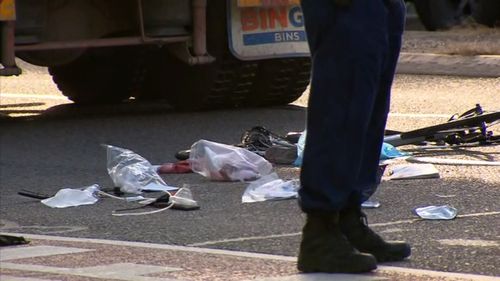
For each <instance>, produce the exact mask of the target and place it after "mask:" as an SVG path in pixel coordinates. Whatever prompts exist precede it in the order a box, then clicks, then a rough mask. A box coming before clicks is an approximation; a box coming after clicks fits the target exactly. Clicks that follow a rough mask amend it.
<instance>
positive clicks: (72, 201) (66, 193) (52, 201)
mask: <svg viewBox="0 0 500 281" xmlns="http://www.w3.org/2000/svg"><path fill="white" fill-rule="evenodd" d="M99 190H100V188H99V185H97V184H94V185H91V186H89V187H86V188H83V190H82V189H71V188H63V189H61V190H59V191H58V192H57V193H56V195H54V196H53V197H50V198H47V199H43V200H42V201H41V202H42V203H43V204H45V205H47V206H49V207H52V208H67V207H75V206H81V205H92V204H94V203H96V202H97V200H98V197H97V193H98V192H99Z"/></svg>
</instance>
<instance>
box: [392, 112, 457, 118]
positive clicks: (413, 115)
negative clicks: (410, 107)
mask: <svg viewBox="0 0 500 281" xmlns="http://www.w3.org/2000/svg"><path fill="white" fill-rule="evenodd" d="M389 117H406V118H450V114H437V113H435V114H433V113H397V112H391V113H389Z"/></svg>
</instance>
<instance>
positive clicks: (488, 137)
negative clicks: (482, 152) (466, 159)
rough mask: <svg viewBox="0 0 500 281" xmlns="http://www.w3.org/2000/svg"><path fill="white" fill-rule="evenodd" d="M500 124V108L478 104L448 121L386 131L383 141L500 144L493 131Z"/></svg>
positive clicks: (398, 143) (401, 143) (405, 143)
mask: <svg viewBox="0 0 500 281" xmlns="http://www.w3.org/2000/svg"><path fill="white" fill-rule="evenodd" d="M498 123H500V111H492V112H486V111H484V110H483V108H482V107H481V105H479V104H476V106H475V107H474V108H472V109H470V110H467V111H466V112H464V113H462V114H460V115H459V114H455V115H453V116H452V117H451V118H450V119H449V120H448V121H447V122H446V123H441V124H437V125H433V126H429V127H423V128H420V129H416V130H412V131H407V132H399V131H391V130H386V134H385V137H384V142H386V143H389V144H391V145H393V146H395V147H397V146H402V145H410V144H414V145H419V144H423V143H429V142H433V143H436V144H441V145H444V144H448V145H463V144H472V143H476V144H480V145H493V144H500V137H499V136H496V135H494V134H493V131H492V130H491V128H492V127H493V126H495V125H497V124H498Z"/></svg>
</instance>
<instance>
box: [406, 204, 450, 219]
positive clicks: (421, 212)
mask: <svg viewBox="0 0 500 281" xmlns="http://www.w3.org/2000/svg"><path fill="white" fill-rule="evenodd" d="M415 213H416V214H417V215H418V216H419V217H421V218H423V219H426V220H452V219H454V218H455V217H456V216H457V213H458V212H457V209H455V208H454V207H451V206H448V205H442V206H427V207H422V208H416V209H415Z"/></svg>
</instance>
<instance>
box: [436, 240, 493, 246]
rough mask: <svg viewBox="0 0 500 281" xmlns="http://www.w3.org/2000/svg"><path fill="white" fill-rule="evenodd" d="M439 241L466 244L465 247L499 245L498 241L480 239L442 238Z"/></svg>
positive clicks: (453, 244)
mask: <svg viewBox="0 0 500 281" xmlns="http://www.w3.org/2000/svg"><path fill="white" fill-rule="evenodd" d="M437 241H438V242H439V243H441V244H443V245H447V246H464V247H498V246H499V243H498V242H497V241H491V240H479V239H474V240H473V239H441V240H437Z"/></svg>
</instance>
